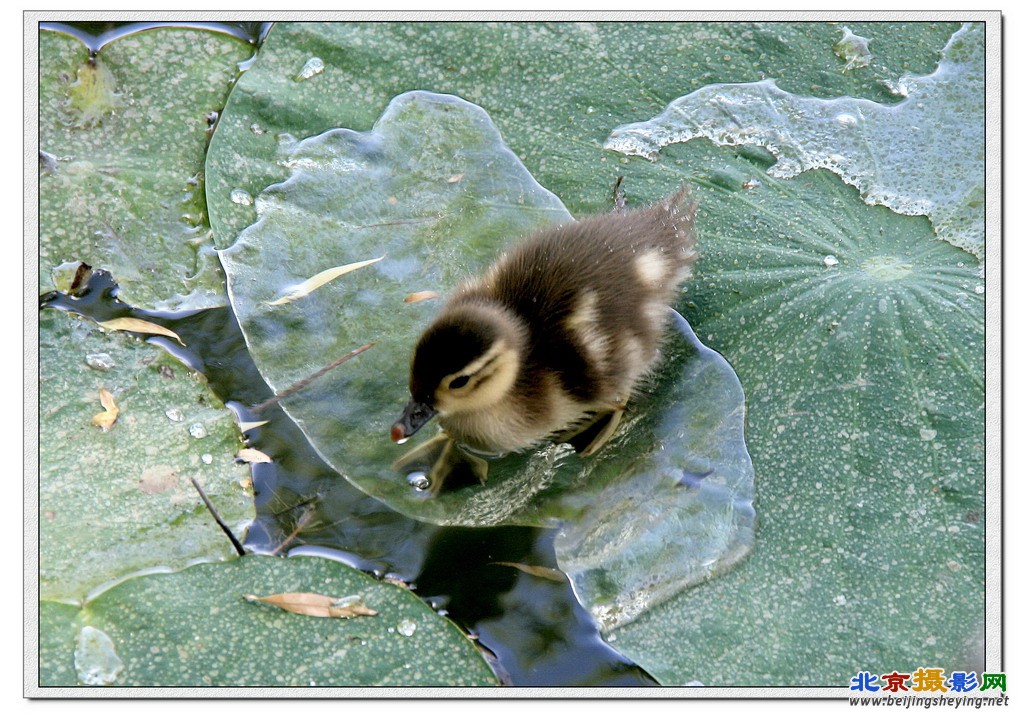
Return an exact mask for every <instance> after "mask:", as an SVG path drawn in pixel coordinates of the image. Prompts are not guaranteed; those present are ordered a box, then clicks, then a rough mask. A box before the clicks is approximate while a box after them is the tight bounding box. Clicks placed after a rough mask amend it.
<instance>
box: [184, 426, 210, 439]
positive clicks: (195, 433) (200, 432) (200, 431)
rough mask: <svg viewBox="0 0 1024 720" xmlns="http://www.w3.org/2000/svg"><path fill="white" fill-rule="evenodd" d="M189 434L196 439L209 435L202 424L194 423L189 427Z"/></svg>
mask: <svg viewBox="0 0 1024 720" xmlns="http://www.w3.org/2000/svg"><path fill="white" fill-rule="evenodd" d="M188 434H189V435H191V436H192V437H194V438H204V437H206V434H207V433H206V428H205V427H203V424H202V423H194V424H192V425H189V426H188Z"/></svg>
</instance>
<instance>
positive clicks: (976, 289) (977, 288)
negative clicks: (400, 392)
mask: <svg viewBox="0 0 1024 720" xmlns="http://www.w3.org/2000/svg"><path fill="white" fill-rule="evenodd" d="M974 292H976V293H978V294H979V295H983V294H984V293H985V286H984V285H975V286H974Z"/></svg>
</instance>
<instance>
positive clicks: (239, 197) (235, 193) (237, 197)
mask: <svg viewBox="0 0 1024 720" xmlns="http://www.w3.org/2000/svg"><path fill="white" fill-rule="evenodd" d="M231 202H233V203H235V204H236V205H252V195H250V194H249V193H247V192H246V191H245V190H243V189H242V188H235V189H234V190H232V191H231Z"/></svg>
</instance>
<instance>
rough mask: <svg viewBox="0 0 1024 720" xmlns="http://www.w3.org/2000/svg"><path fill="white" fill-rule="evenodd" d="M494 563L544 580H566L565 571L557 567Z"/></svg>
mask: <svg viewBox="0 0 1024 720" xmlns="http://www.w3.org/2000/svg"><path fill="white" fill-rule="evenodd" d="M491 564H492V565H507V566H508V567H513V568H515V569H516V570H521V571H522V572H524V573H527V574H528V575H533V576H534V577H539V578H543V579H544V580H552V581H554V582H564V581H565V573H564V572H562V571H561V570H558V569H556V568H550V567H544V566H542V565H525V564H523V563H516V562H494V563H491Z"/></svg>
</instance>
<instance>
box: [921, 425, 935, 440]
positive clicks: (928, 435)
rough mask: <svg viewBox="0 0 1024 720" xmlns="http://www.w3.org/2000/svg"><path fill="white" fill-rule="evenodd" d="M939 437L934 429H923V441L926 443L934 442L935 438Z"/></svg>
mask: <svg viewBox="0 0 1024 720" xmlns="http://www.w3.org/2000/svg"><path fill="white" fill-rule="evenodd" d="M936 435H938V433H937V432H935V430H934V429H933V428H921V439H922V440H924V441H925V442H929V441H930V440H934V439H935V436H936Z"/></svg>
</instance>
